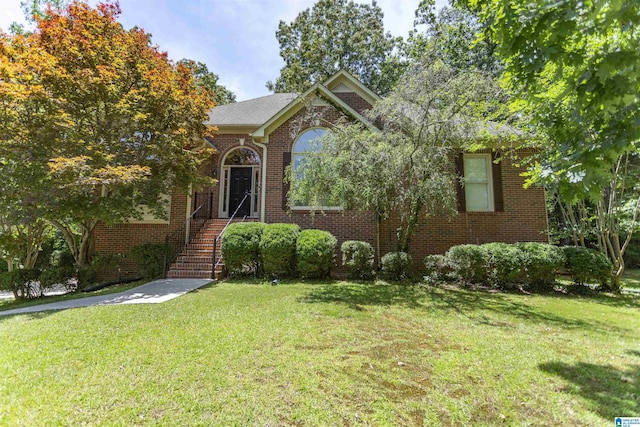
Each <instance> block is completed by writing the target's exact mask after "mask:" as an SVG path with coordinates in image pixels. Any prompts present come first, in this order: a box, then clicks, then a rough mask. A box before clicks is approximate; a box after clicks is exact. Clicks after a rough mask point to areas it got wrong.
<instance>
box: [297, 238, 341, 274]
mask: <svg viewBox="0 0 640 427" xmlns="http://www.w3.org/2000/svg"><path fill="white" fill-rule="evenodd" d="M337 244H338V240H337V239H336V238H335V237H334V236H333V235H332V234H331V233H329V232H328V231H323V230H302V231H301V232H300V234H299V235H298V242H297V244H296V257H297V259H298V273H300V275H301V276H302V277H303V278H324V277H329V273H330V272H331V268H333V266H334V265H335V262H336V245H337Z"/></svg>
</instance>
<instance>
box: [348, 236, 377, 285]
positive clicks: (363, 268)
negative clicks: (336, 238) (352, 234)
mask: <svg viewBox="0 0 640 427" xmlns="http://www.w3.org/2000/svg"><path fill="white" fill-rule="evenodd" d="M340 250H341V251H342V265H343V266H345V267H347V271H348V275H349V278H350V279H362V280H371V279H373V277H374V276H375V270H374V268H373V259H374V254H375V252H374V251H373V246H371V244H370V243H368V242H363V241H360V240H347V241H345V242H344V243H343V244H342V246H341V247H340Z"/></svg>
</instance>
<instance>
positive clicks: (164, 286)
mask: <svg viewBox="0 0 640 427" xmlns="http://www.w3.org/2000/svg"><path fill="white" fill-rule="evenodd" d="M211 282H212V280H211V279H161V280H155V281H153V282H150V283H146V284H144V285H142V286H138V287H137V288H133V289H129V290H128V291H124V292H118V293H116V294H108V295H99V296H95V297H86V298H78V299H73V300H68V301H59V302H52V303H48V304H40V305H32V306H30V307H23V308H16V309H13V310H6V311H0V316H9V315H12V314H23V313H35V312H38V311H49V310H65V309H67V308H76V307H89V306H93V305H115V304H159V303H161V302H165V301H169V300H172V299H174V298H177V297H179V296H181V295H184V294H186V293H187V292H191V291H193V290H194V289H198V288H201V287H203V286H205V285H208V284H209V283H211Z"/></svg>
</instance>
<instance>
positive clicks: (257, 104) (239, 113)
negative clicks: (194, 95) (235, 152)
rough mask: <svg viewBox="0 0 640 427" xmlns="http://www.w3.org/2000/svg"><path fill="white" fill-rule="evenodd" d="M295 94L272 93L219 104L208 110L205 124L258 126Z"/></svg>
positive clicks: (291, 99)
mask: <svg viewBox="0 0 640 427" xmlns="http://www.w3.org/2000/svg"><path fill="white" fill-rule="evenodd" d="M297 96H298V94H296V93H274V94H273V95H267V96H263V97H260V98H255V99H249V100H247V101H241V102H234V103H233V104H226V105H220V106H217V107H214V108H213V110H211V111H210V112H209V120H207V122H206V123H205V124H207V125H215V126H234V125H235V126H241V125H256V126H260V125H262V124H263V123H264V122H266V121H267V120H269V119H270V118H271V117H273V116H274V115H275V114H276V113H277V112H278V111H280V110H282V109H283V108H284V107H285V106H286V105H287V104H289V103H290V102H291V101H293V100H294V99H295V98H296V97H297Z"/></svg>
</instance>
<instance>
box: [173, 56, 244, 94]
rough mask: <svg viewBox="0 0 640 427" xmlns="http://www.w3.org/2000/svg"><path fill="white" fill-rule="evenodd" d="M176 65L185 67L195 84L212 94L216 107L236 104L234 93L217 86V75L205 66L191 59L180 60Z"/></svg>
mask: <svg viewBox="0 0 640 427" xmlns="http://www.w3.org/2000/svg"><path fill="white" fill-rule="evenodd" d="M178 64H180V65H184V66H185V67H187V68H188V69H189V70H190V71H191V74H193V77H194V78H195V80H196V84H198V85H200V86H202V87H204V88H206V89H207V90H209V91H211V93H213V99H214V101H215V102H216V105H224V104H231V103H232V102H236V95H235V93H233V92H231V91H230V90H229V89H227V88H226V87H224V86H222V85H220V84H218V79H219V78H220V77H218V75H217V74H215V73H212V72H211V71H209V68H208V67H207V64H203V63H202V62H196V61H193V60H191V59H181V60H180V61H178Z"/></svg>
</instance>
